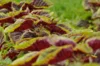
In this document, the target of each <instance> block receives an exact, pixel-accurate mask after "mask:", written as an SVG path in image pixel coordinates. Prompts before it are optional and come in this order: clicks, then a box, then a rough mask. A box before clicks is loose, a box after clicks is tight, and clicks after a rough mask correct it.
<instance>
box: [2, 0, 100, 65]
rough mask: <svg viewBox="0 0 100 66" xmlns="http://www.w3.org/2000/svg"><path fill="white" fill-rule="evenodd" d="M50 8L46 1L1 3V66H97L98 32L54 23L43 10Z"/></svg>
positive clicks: (16, 0) (99, 39)
mask: <svg viewBox="0 0 100 66" xmlns="http://www.w3.org/2000/svg"><path fill="white" fill-rule="evenodd" d="M50 5H51V3H50V2H49V1H47V0H32V1H29V0H22V1H20V0H2V1H1V4H0V12H1V14H0V16H1V17H0V26H1V27H0V64H1V66H2V65H3V66H52V65H54V66H59V65H60V66H66V65H67V66H91V65H93V66H99V63H100V51H99V50H100V32H96V31H94V30H93V29H91V28H88V29H83V28H80V29H79V30H76V28H77V27H75V26H72V25H70V27H69V26H67V25H65V23H64V24H60V23H57V22H58V21H57V20H56V19H55V18H54V17H52V15H51V14H49V12H48V11H47V10H45V9H46V8H48V7H49V6H50ZM97 36H98V37H97ZM87 50H88V51H87ZM7 62H8V63H7Z"/></svg>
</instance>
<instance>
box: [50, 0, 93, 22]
mask: <svg viewBox="0 0 100 66" xmlns="http://www.w3.org/2000/svg"><path fill="white" fill-rule="evenodd" d="M51 1H52V2H53V6H52V7H51V8H50V10H51V11H53V12H54V13H55V14H56V17H58V18H59V19H60V20H62V21H65V20H66V19H69V20H80V19H86V18H87V16H89V15H91V13H90V12H87V11H85V10H84V8H83V6H82V1H83V0H51Z"/></svg>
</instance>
